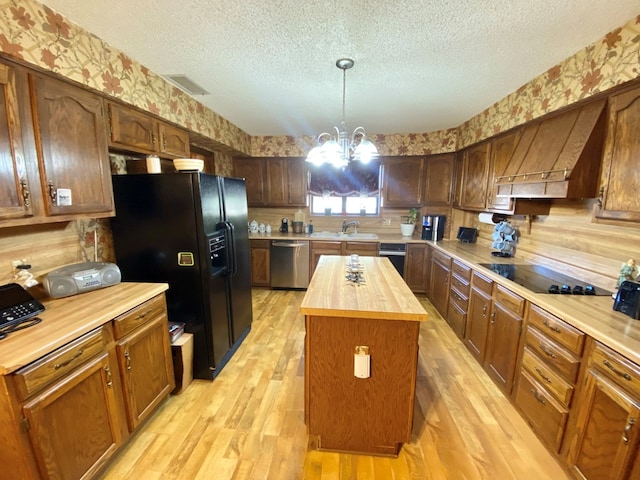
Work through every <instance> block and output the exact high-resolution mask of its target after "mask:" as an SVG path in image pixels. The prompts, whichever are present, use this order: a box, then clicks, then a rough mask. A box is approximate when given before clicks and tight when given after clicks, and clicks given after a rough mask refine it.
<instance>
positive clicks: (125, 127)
mask: <svg viewBox="0 0 640 480" xmlns="http://www.w3.org/2000/svg"><path fill="white" fill-rule="evenodd" d="M108 108H109V145H110V146H111V147H113V148H117V149H121V150H128V151H133V152H139V153H148V154H157V155H161V156H165V157H168V158H188V157H189V133H188V132H187V131H186V130H183V129H181V128H178V127H174V126H172V125H169V124H167V123H163V122H161V121H159V120H157V119H156V118H154V117H151V116H150V115H147V114H145V113H143V112H139V111H138V110H135V109H133V108H128V107H125V106H123V105H119V104H117V103H113V102H108Z"/></svg>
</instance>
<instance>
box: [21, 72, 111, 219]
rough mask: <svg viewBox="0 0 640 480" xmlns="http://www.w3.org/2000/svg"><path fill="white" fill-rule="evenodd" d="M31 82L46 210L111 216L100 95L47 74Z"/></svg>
mask: <svg viewBox="0 0 640 480" xmlns="http://www.w3.org/2000/svg"><path fill="white" fill-rule="evenodd" d="M29 80H30V87H31V97H32V101H31V106H32V115H33V121H34V130H35V131H34V133H35V141H36V149H37V153H38V161H39V165H40V172H39V173H40V185H41V188H42V196H43V198H44V199H45V205H44V207H45V214H46V215H47V216H59V215H60V216H62V215H78V214H84V215H89V214H91V215H92V216H94V217H95V216H97V214H99V213H102V214H104V215H102V216H107V215H112V214H113V210H114V207H113V192H112V189H111V169H110V166H109V156H108V147H107V124H106V115H105V112H104V108H103V102H102V98H100V97H98V96H97V95H94V94H92V93H89V92H87V91H85V90H83V89H81V88H78V87H75V86H73V85H70V84H67V83H64V82H62V81H60V80H56V79H53V78H49V77H44V76H40V75H31V76H30V78H29Z"/></svg>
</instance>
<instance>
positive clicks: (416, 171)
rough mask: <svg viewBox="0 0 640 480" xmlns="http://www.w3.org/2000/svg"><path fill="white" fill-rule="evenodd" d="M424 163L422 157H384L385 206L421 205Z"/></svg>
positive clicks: (418, 206)
mask: <svg viewBox="0 0 640 480" xmlns="http://www.w3.org/2000/svg"><path fill="white" fill-rule="evenodd" d="M424 165H425V159H424V157H385V159H384V166H383V171H384V174H383V199H384V206H385V207H417V208H420V207H422V190H423V185H422V184H423V182H424Z"/></svg>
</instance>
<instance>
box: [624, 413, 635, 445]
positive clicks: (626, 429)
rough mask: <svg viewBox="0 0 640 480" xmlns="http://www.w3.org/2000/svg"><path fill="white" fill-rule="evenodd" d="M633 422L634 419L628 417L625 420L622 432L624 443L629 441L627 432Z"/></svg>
mask: <svg viewBox="0 0 640 480" xmlns="http://www.w3.org/2000/svg"><path fill="white" fill-rule="evenodd" d="M634 423H636V419H635V418H630V419H629V420H628V421H627V425H626V426H625V427H624V432H623V433H622V441H623V442H624V444H625V445H627V444H628V443H629V432H630V431H631V427H633V424H634Z"/></svg>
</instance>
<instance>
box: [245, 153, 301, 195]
mask: <svg viewBox="0 0 640 480" xmlns="http://www.w3.org/2000/svg"><path fill="white" fill-rule="evenodd" d="M233 169H234V175H235V176H236V177H239V178H244V179H245V181H246V185H247V202H248V204H249V206H250V207H287V206H299V207H302V206H305V205H306V203H307V168H306V165H305V162H304V160H303V159H302V158H276V157H274V158H241V157H237V158H234V159H233Z"/></svg>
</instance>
